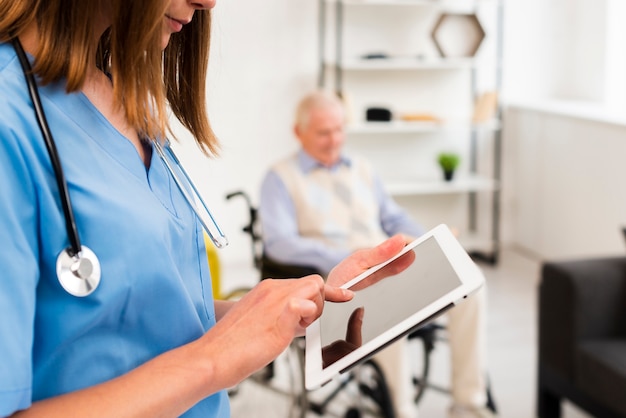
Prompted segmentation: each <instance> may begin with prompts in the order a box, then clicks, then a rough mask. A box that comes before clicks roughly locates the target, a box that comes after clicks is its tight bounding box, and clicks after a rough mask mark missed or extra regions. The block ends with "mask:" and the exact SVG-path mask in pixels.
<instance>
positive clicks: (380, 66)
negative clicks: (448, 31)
mask: <svg viewBox="0 0 626 418" xmlns="http://www.w3.org/2000/svg"><path fill="white" fill-rule="evenodd" d="M475 63H476V60H475V59H474V58H471V57H470V58H466V57H461V58H457V57H455V58H439V57H431V58H419V57H389V58H372V59H364V58H352V59H346V60H344V61H343V62H342V63H341V64H340V65H339V68H341V69H342V70H346V71H398V70H400V71H407V70H458V69H471V68H472V67H473V66H475ZM326 65H327V66H329V67H334V66H335V64H334V63H327V64H326Z"/></svg>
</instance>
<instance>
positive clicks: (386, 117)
mask: <svg viewBox="0 0 626 418" xmlns="http://www.w3.org/2000/svg"><path fill="white" fill-rule="evenodd" d="M365 120H367V121H369V122H374V121H375V122H389V121H390V120H391V110H389V109H387V108H384V107H368V108H367V110H366V111H365Z"/></svg>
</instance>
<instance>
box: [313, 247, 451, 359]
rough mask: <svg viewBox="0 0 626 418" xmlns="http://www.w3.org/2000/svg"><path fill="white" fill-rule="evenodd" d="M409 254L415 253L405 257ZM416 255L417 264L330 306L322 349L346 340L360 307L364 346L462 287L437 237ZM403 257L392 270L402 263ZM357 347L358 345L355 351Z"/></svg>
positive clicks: (326, 309) (323, 322) (322, 320)
mask: <svg viewBox="0 0 626 418" xmlns="http://www.w3.org/2000/svg"><path fill="white" fill-rule="evenodd" d="M408 255H411V254H410V253H409V254H407V255H405V256H403V257H406V256H408ZM413 255H414V257H415V260H414V261H413V263H412V264H411V265H410V266H409V267H408V268H407V269H405V270H404V271H402V272H400V273H399V274H396V275H393V276H390V277H387V278H385V279H384V280H380V281H378V282H376V283H374V284H372V285H370V286H367V287H364V288H363V286H362V283H363V282H359V283H357V284H356V285H355V286H353V287H352V288H351V289H352V290H354V291H355V295H354V298H353V299H352V300H351V301H349V302H346V303H326V305H325V307H324V315H322V317H321V318H320V339H321V342H322V346H324V347H327V346H330V345H332V344H333V343H334V342H337V341H341V340H345V339H346V332H347V329H348V322H349V319H350V316H351V315H352V314H353V313H354V312H355V311H356V310H357V309H358V308H363V312H362V314H363V320H362V328H361V344H359V345H363V344H367V343H368V342H370V341H371V340H372V339H374V338H376V337H377V336H379V335H381V334H383V333H384V332H386V331H387V330H389V329H390V328H392V327H394V326H396V325H398V324H400V323H402V322H403V321H404V320H405V319H407V318H409V317H410V316H411V315H413V314H415V313H416V312H419V311H420V310H421V309H423V308H425V307H426V306H428V305H429V304H430V303H431V302H432V301H434V300H437V299H438V298H440V297H442V296H444V295H446V294H447V293H449V292H451V291H452V290H454V289H455V288H457V287H458V286H461V284H462V283H461V281H460V279H459V278H458V276H457V274H456V273H455V271H454V269H453V267H452V266H451V265H450V262H449V261H448V259H447V257H446V256H445V254H444V252H443V250H442V249H441V247H440V246H439V243H438V242H437V240H436V239H435V238H434V237H429V238H427V239H426V240H425V241H424V242H423V243H421V244H420V247H419V251H417V252H415V251H413ZM401 258H402V257H401ZM401 258H400V259H398V260H396V261H394V262H392V263H391V264H390V265H389V266H388V267H391V266H392V265H393V263H396V262H399V261H400V260H401ZM365 280H367V279H365ZM360 285H361V286H360ZM356 348H357V347H356V346H355V347H354V349H356ZM350 351H351V350H345V352H343V353H342V354H340V357H336V354H335V355H333V358H332V359H329V358H325V359H324V361H323V363H324V364H323V367H324V368H326V367H328V366H329V365H330V364H332V363H334V362H336V361H337V360H339V359H340V358H341V357H345V356H346V355H347V354H349V353H350Z"/></svg>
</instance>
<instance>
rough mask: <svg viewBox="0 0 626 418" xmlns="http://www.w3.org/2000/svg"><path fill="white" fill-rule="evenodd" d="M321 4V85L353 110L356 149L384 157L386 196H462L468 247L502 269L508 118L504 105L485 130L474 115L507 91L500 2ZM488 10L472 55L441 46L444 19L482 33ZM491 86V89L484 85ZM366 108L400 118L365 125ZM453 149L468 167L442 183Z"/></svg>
mask: <svg viewBox="0 0 626 418" xmlns="http://www.w3.org/2000/svg"><path fill="white" fill-rule="evenodd" d="M319 7H320V16H319V29H320V31H319V35H320V51H319V55H320V59H319V64H320V66H319V80H318V84H319V85H320V87H330V88H334V89H335V90H336V91H337V92H338V93H339V94H340V95H342V96H343V97H345V98H346V99H347V102H348V104H349V105H350V107H351V108H352V118H351V119H350V123H349V125H348V127H347V135H348V141H349V144H350V147H351V148H352V149H351V151H355V149H356V150H357V151H358V152H360V151H364V154H365V155H366V156H368V157H369V159H370V160H373V163H374V165H375V166H376V165H377V160H379V161H378V162H380V164H379V165H381V166H382V167H384V168H386V170H383V173H381V174H382V175H383V180H384V181H385V183H386V187H387V189H388V190H389V192H390V193H392V194H393V195H395V196H398V197H400V198H402V197H416V196H417V197H419V199H421V201H423V199H436V198H437V196H454V195H459V196H464V197H465V198H464V199H459V201H458V202H455V203H454V204H459V205H464V206H466V209H467V210H466V212H467V217H466V218H467V220H466V225H464V226H465V228H464V229H465V231H464V233H463V234H462V239H461V241H462V242H463V243H464V245H466V248H467V250H468V251H469V252H470V253H471V254H472V255H474V256H475V257H477V258H481V259H483V260H486V261H488V262H491V263H494V264H495V263H497V258H498V253H499V222H500V202H499V200H500V170H501V167H500V166H501V162H500V158H501V132H500V130H501V121H500V115H501V112H500V109H499V107H498V108H497V109H496V111H495V113H494V116H493V118H492V119H490V120H487V121H484V122H480V123H475V122H473V117H472V116H473V110H474V109H473V107H474V102H475V100H476V98H477V97H478V96H479V95H480V94H481V93H482V92H484V91H487V90H490V91H495V92H498V91H499V88H500V84H501V68H500V61H501V55H502V54H501V37H502V29H501V24H502V15H503V11H502V7H503V5H502V1H501V0H319ZM484 9H489V10H488V11H487V12H486V13H485V14H486V15H487V19H489V20H490V22H489V23H491V24H490V25H488V26H489V27H488V28H487V30H485V38H484V40H483V42H482V44H481V46H480V48H479V50H478V52H477V53H476V54H475V55H473V56H452V57H443V56H442V54H440V53H439V51H437V49H435V47H434V45H433V43H432V39H431V36H432V34H431V31H432V29H433V24H434V22H435V21H436V19H437V18H438V16H441V15H442V14H443V13H446V14H465V15H469V14H471V15H474V16H477V19H478V21H479V22H480V24H481V28H480V29H481V30H482V29H483V28H484V27H485V26H484V25H482V23H483V22H481V21H480V20H481V10H484ZM352 14H354V15H356V17H355V18H354V19H353V20H351V15H352ZM352 32H356V34H354V35H352V36H351V33H352ZM484 48H489V49H490V51H489V52H488V53H484V51H483V49H484ZM485 56H488V57H490V59H489V58H485ZM486 73H491V75H490V76H487V77H484V74H486ZM485 79H487V80H488V81H487V84H489V83H491V85H490V88H489V89H485V88H484V87H482V84H484V80H485ZM481 83H482V84H481ZM420 106H421V107H420ZM429 106H430V107H429ZM367 107H386V108H390V110H391V111H392V113H393V115H394V119H392V120H391V121H389V122H371V121H366V120H365V117H364V114H365V109H366V108H367ZM403 113H405V114H406V113H432V114H436V115H437V121H418V122H414V121H406V120H402V118H400V117H395V116H398V115H400V116H401V115H402V114H403ZM450 147H452V148H454V151H455V152H460V153H461V154H462V161H463V162H464V170H460V172H459V173H458V174H455V178H454V179H453V180H452V181H444V180H443V178H442V176H441V175H440V173H438V172H437V170H438V169H439V168H438V167H437V166H436V163H435V162H434V161H435V159H436V153H438V152H440V151H449V150H447V149H446V148H450ZM368 151H369V154H370V155H367V153H368ZM384 160H386V161H384ZM390 160H391V162H390ZM403 170H404V171H403ZM385 173H388V174H390V175H389V176H388V177H389V178H387V179H385V176H384V174H385ZM391 174H393V175H391ZM487 212H488V215H485V214H486V213H487ZM485 218H486V219H487V221H486V222H485V220H484V219H485ZM440 222H447V220H446V219H441V220H440Z"/></svg>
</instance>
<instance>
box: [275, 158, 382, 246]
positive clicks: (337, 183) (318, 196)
mask: <svg viewBox="0 0 626 418" xmlns="http://www.w3.org/2000/svg"><path fill="white" fill-rule="evenodd" d="M273 169H274V171H275V172H276V173H277V174H278V176H279V177H280V178H281V180H282V181H283V182H284V184H285V186H286V187H287V190H288V191H289V194H290V195H291V198H292V200H293V203H294V205H295V209H296V214H297V223H298V230H299V232H300V235H301V236H303V237H307V238H314V239H318V240H321V241H323V242H325V243H326V244H327V245H329V246H331V247H333V248H341V249H347V250H350V251H354V250H357V249H360V248H368V247H373V246H375V245H377V244H380V243H381V242H382V241H384V240H385V239H386V238H387V235H386V234H385V232H384V231H383V230H382V228H381V226H380V225H381V222H380V215H379V207H378V202H377V200H376V197H375V195H374V191H373V187H372V186H373V173H372V170H371V167H370V165H369V164H367V162H366V161H365V160H362V159H353V160H352V161H351V164H350V165H348V164H341V165H340V166H339V167H337V169H335V170H329V169H327V168H325V167H321V166H320V167H317V168H314V169H313V170H311V171H310V172H308V173H303V172H302V170H301V169H300V167H299V166H298V159H297V156H293V157H291V158H288V159H285V160H283V161H281V162H279V163H278V164H276V165H275V166H274V167H273Z"/></svg>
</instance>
